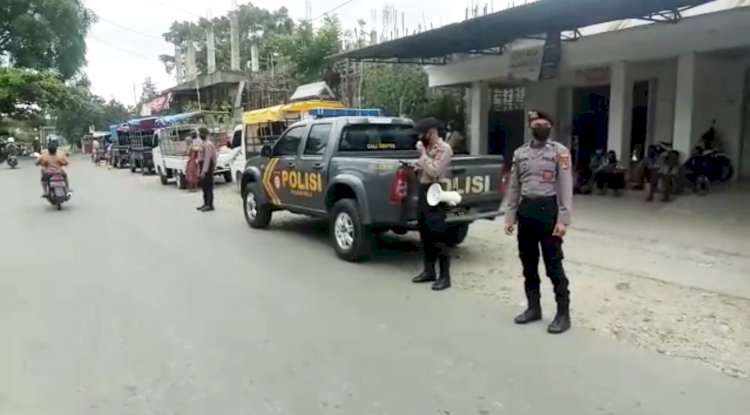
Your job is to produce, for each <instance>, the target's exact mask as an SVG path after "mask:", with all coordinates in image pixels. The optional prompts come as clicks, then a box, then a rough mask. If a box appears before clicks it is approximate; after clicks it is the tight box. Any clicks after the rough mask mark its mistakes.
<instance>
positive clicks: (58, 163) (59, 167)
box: [36, 140, 70, 198]
mask: <svg viewBox="0 0 750 415" xmlns="http://www.w3.org/2000/svg"><path fill="white" fill-rule="evenodd" d="M57 146H58V143H57V140H49V142H48V143H47V152H45V153H43V154H42V155H41V156H40V157H39V158H38V159H37V161H36V165H37V166H41V167H42V189H43V190H44V193H43V194H42V197H45V198H46V197H47V196H48V195H49V179H50V177H52V176H53V175H56V174H59V175H61V176H63V177H64V178H65V185H66V186H67V187H68V188H69V189H70V187H69V186H68V174H67V173H65V170H63V167H65V166H67V165H68V159H67V158H66V157H65V155H64V154H58V153H57Z"/></svg>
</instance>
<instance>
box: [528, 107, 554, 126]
mask: <svg viewBox="0 0 750 415" xmlns="http://www.w3.org/2000/svg"><path fill="white" fill-rule="evenodd" d="M528 115H529V123H531V122H532V121H534V120H547V121H549V123H550V124H554V123H555V120H553V119H552V117H551V116H550V115H549V114H547V113H546V112H544V111H540V110H531V111H529V114H528Z"/></svg>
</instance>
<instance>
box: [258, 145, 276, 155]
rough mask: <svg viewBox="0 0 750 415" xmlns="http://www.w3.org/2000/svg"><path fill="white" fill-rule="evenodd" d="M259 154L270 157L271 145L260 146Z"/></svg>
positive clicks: (271, 153)
mask: <svg viewBox="0 0 750 415" xmlns="http://www.w3.org/2000/svg"><path fill="white" fill-rule="evenodd" d="M260 155H261V156H263V157H267V158H270V157H271V156H272V155H273V147H271V145H270V144H264V145H263V147H261V148H260Z"/></svg>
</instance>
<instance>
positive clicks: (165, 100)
mask: <svg viewBox="0 0 750 415" xmlns="http://www.w3.org/2000/svg"><path fill="white" fill-rule="evenodd" d="M171 100H172V93H171V92H167V93H166V94H165V95H160V96H158V97H156V98H154V100H153V101H151V113H156V112H162V111H164V110H168V109H169V102H170V101H171Z"/></svg>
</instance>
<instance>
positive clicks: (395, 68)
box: [362, 64, 428, 116]
mask: <svg viewBox="0 0 750 415" xmlns="http://www.w3.org/2000/svg"><path fill="white" fill-rule="evenodd" d="M363 76H364V80H363V85H362V95H363V101H364V106H365V107H372V108H381V109H382V110H383V111H385V113H386V114H389V115H411V116H420V115H422V114H423V112H424V109H425V105H426V103H427V100H428V87H427V74H426V73H425V72H424V71H423V70H422V68H419V67H414V66H407V65H385V64H382V65H372V66H367V67H366V69H365V72H364V75H363Z"/></svg>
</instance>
